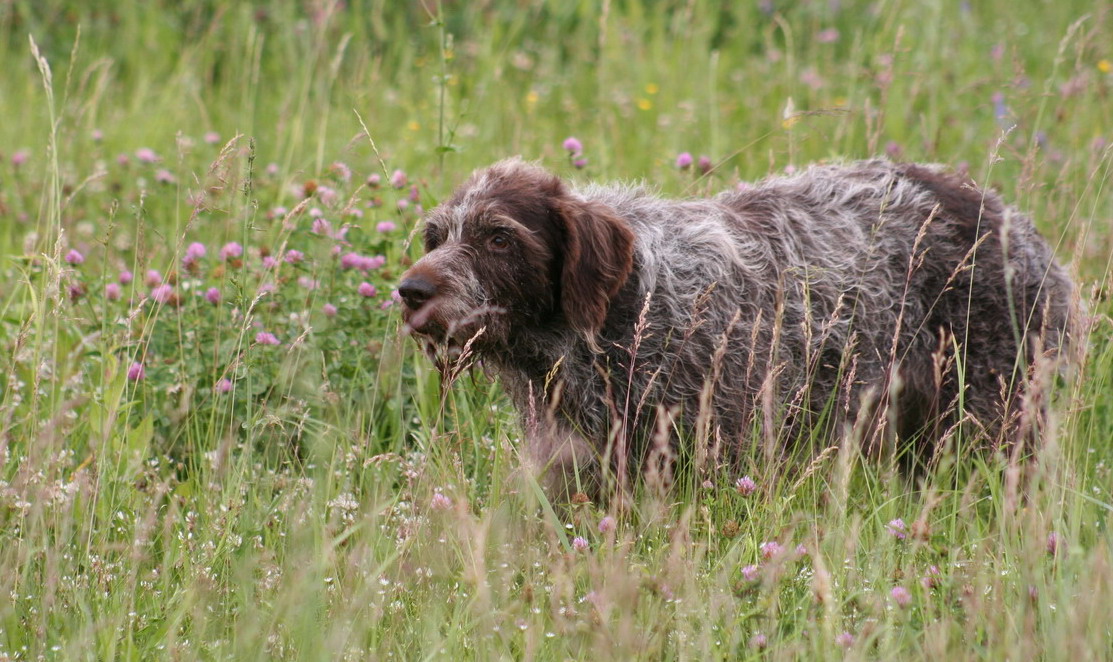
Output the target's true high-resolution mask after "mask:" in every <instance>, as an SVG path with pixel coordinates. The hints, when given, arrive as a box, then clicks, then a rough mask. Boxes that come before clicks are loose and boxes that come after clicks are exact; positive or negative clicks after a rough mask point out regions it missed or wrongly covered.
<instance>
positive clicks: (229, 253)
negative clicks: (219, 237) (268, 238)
mask: <svg viewBox="0 0 1113 662" xmlns="http://www.w3.org/2000/svg"><path fill="white" fill-rule="evenodd" d="M241 255H243V246H241V245H240V244H239V242H236V241H230V242H228V243H227V244H224V247H223V248H221V249H220V257H221V258H222V259H225V260H229V259H232V258H237V257H240V256H241Z"/></svg>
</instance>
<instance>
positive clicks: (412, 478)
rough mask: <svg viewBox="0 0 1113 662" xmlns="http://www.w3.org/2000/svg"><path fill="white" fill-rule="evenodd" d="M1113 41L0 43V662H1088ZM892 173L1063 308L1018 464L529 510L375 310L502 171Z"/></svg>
mask: <svg viewBox="0 0 1113 662" xmlns="http://www.w3.org/2000/svg"><path fill="white" fill-rule="evenodd" d="M1111 17H1113V15H1111V14H1110V12H1108V11H1106V10H1105V9H1104V8H1102V7H1097V8H1095V6H1094V5H1093V4H1092V3H1088V2H1081V1H1079V2H1056V3H1048V2H1037V3H1023V4H1020V5H1016V4H1015V3H1014V4H1009V3H1005V2H1003V1H1000V0H990V1H988V2H980V3H959V4H955V3H946V2H889V3H876V2H870V3H865V2H861V3H859V2H842V3H832V2H827V1H826V0H823V1H818V0H817V1H812V2H795V3H780V2H754V3H711V2H687V1H685V2H673V1H656V2H649V1H646V2H635V1H633V0H621V1H619V0H615V1H614V2H605V3H596V2H555V1H554V2H537V3H519V2H513V3H512V2H493V1H491V2H479V3H471V4H467V5H465V4H462V3H443V4H438V3H435V2H429V3H420V2H418V3H409V2H406V3H385V2H368V1H366V0H350V1H349V2H346V3H338V2H331V1H330V0H321V1H320V2H308V3H295V2H273V3H256V4H252V3H232V2H219V1H217V0H191V1H187V2H177V3H171V2H138V1H136V0H124V1H122V2H111V3H109V2H99V1H98V2H73V1H72V0H44V1H42V2H10V3H2V4H0V67H2V68H3V70H4V72H5V75H4V85H3V89H2V90H0V116H2V117H4V121H3V122H0V255H3V256H4V261H3V264H2V266H0V269H2V270H3V276H4V279H3V284H2V285H0V341H2V342H3V343H4V346H5V348H6V350H7V351H6V352H5V356H6V360H5V361H4V363H3V367H2V369H0V385H2V387H3V390H2V393H3V395H2V398H0V595H2V596H5V600H0V659H5V658H6V657H10V658H13V659H31V658H39V657H44V658H52V659H53V658H62V659H70V658H89V659H112V658H128V659H152V658H156V659H157V658H164V657H165V658H172V657H173V658H181V657H186V658H195V657H202V658H209V657H212V658H235V659H274V658H320V659H338V658H340V659H344V658H350V659H366V658H370V657H374V658H376V659H381V658H388V657H393V658H398V659H412V658H426V657H439V656H440V657H451V658H461V657H463V658H481V659H486V658H495V657H499V658H531V659H533V658H541V659H566V658H585V657H600V658H615V659H632V658H642V659H660V658H698V659H716V658H727V659H736V658H759V657H775V658H806V659H842V658H844V657H846V658H853V659H857V658H882V659H892V658H906V657H913V658H926V657H933V658H937V659H951V658H982V659H994V660H996V659H1018V658H1024V659H1027V658H1040V657H1049V658H1054V657H1059V656H1063V657H1066V656H1068V655H1069V656H1076V657H1079V658H1080V659H1085V658H1099V657H1103V656H1107V655H1108V653H1109V641H1110V638H1111V637H1113V633H1110V631H1109V624H1108V617H1107V615H1108V613H1109V612H1110V610H1113V588H1111V587H1113V580H1111V573H1113V567H1111V557H1110V542H1111V541H1110V537H1109V533H1108V529H1107V520H1108V514H1109V512H1110V511H1111V509H1113V506H1111V502H1110V491H1111V490H1113V479H1111V477H1110V467H1111V466H1113V450H1111V448H1110V445H1109V439H1110V438H1111V437H1113V409H1111V407H1113V404H1111V403H1113V399H1111V398H1110V384H1111V380H1113V343H1111V342H1110V341H1109V337H1110V328H1109V318H1108V313H1109V306H1108V303H1107V302H1106V296H1105V295H1106V289H1107V287H1108V275H1109V273H1110V266H1109V265H1110V259H1111V256H1113V250H1111V249H1113V238H1111V231H1110V228H1111V227H1113V225H1111V224H1110V223H1109V221H1110V219H1111V218H1113V202H1111V200H1113V198H1111V197H1110V195H1109V189H1108V180H1109V176H1110V154H1111V151H1110V148H1109V147H1108V146H1107V143H1106V140H1107V139H1109V137H1110V134H1111V132H1113V127H1111V126H1110V124H1109V121H1110V119H1109V118H1110V113H1109V112H1108V106H1109V104H1108V98H1109V96H1110V93H1111V92H1113V74H1111V72H1110V66H1111V65H1110V61H1111V60H1113V50H1111V49H1110V46H1109V44H1108V43H1107V42H1108V40H1107V39H1103V36H1104V35H1108V34H1110V28H1111V25H1110V20H1111ZM29 36H30V37H31V38H32V39H33V40H34V44H35V48H36V49H37V51H38V52H39V53H41V55H42V60H36V58H35V57H33V55H32V52H33V51H32V48H31V47H30V43H31V42H30V41H29V39H28V37H29ZM209 134H212V135H209ZM569 136H576V137H577V138H578V139H579V140H580V141H581V142H582V143H583V145H584V153H583V154H582V155H579V156H573V157H572V158H570V155H569V154H568V153H567V152H566V151H565V150H564V148H563V147H562V142H563V141H564V139H565V138H567V137H569ZM681 152H691V153H692V154H693V155H695V156H697V157H698V156H700V155H707V156H708V157H709V158H710V160H711V162H712V163H713V164H714V169H713V170H712V171H711V172H710V173H707V174H704V173H702V172H700V170H699V168H689V169H686V170H680V169H678V168H676V167H675V162H676V157H677V155H678V154H679V153H681ZM879 153H888V154H889V155H890V156H891V157H893V158H899V159H907V160H916V161H936V162H945V163H951V164H965V165H966V167H968V168H969V170H970V172H971V174H972V175H973V176H974V178H975V179H977V180H978V181H980V182H985V183H987V184H989V185H992V186H995V187H996V188H998V189H999V190H1001V192H1002V193H1003V194H1004V195H1005V197H1007V198H1008V199H1010V200H1015V201H1017V202H1018V203H1019V204H1020V205H1021V206H1022V207H1024V208H1025V209H1027V210H1029V211H1030V212H1031V213H1032V215H1033V217H1034V218H1035V219H1036V221H1037V223H1038V224H1039V225H1040V227H1041V229H1042V230H1043V232H1044V233H1045V235H1046V236H1047V237H1048V238H1049V239H1050V241H1051V242H1052V243H1053V245H1055V246H1056V252H1057V254H1058V255H1059V256H1060V257H1061V259H1062V260H1063V261H1064V262H1065V263H1069V264H1070V268H1071V270H1072V272H1073V273H1074V274H1076V277H1077V279H1078V282H1079V283H1080V292H1079V294H1080V297H1081V298H1082V300H1083V303H1084V305H1085V306H1086V309H1087V310H1088V315H1089V319H1087V320H1085V324H1086V328H1087V330H1088V332H1089V337H1088V341H1087V342H1086V343H1084V344H1083V345H1084V346H1080V348H1079V354H1080V355H1081V356H1080V360H1079V363H1078V364H1077V366H1076V367H1075V368H1074V369H1072V370H1071V371H1070V372H1068V373H1066V374H1065V375H1063V376H1062V377H1061V378H1058V381H1059V382H1061V383H1059V384H1057V385H1056V388H1055V389H1054V396H1055V397H1054V402H1055V405H1054V412H1055V416H1054V419H1053V423H1054V425H1053V426H1052V428H1051V429H1049V430H1048V431H1047V433H1046V434H1045V435H1044V436H1043V439H1042V441H1041V445H1040V446H1039V447H1038V448H1035V449H1032V451H1033V454H1034V455H1035V458H1036V459H1035V461H1031V462H1026V463H1021V462H1018V461H1016V460H1015V459H1011V458H1003V457H989V456H976V457H969V456H966V455H964V454H961V453H958V454H956V456H954V457H952V458H949V459H946V460H945V461H944V462H942V463H941V465H940V466H939V467H938V468H937V469H935V470H933V471H932V472H930V473H929V474H928V475H926V476H923V477H921V478H919V479H915V480H913V479H910V478H908V477H907V476H903V475H901V474H900V473H899V472H895V471H892V470H891V468H890V467H888V466H887V465H885V464H884V463H877V462H870V461H867V460H863V459H862V458H861V457H860V456H859V454H858V453H857V451H856V450H855V446H854V444H853V441H852V440H851V439H836V440H821V443H822V446H820V447H819V448H815V449H810V450H814V451H815V452H814V453H813V454H811V455H808V456H807V457H802V458H794V459H793V461H791V462H777V461H772V460H770V458H767V457H765V456H764V455H763V454H762V453H761V452H760V451H759V450H755V452H754V456H753V458H752V459H751V461H750V462H749V463H748V464H747V465H746V466H747V470H748V474H749V476H750V478H751V479H752V480H753V483H754V485H753V489H752V491H751V489H750V488H749V487H748V486H743V487H736V485H737V482H736V481H738V479H740V478H741V476H739V475H735V474H731V473H730V472H729V471H727V470H726V469H718V468H707V469H706V470H704V471H703V472H702V473H700V472H695V471H692V472H688V473H687V474H682V475H681V476H679V477H678V480H677V482H676V484H675V485H673V486H672V488H671V489H670V490H662V489H659V487H658V486H657V485H656V484H655V483H653V482H652V481H646V483H645V484H644V485H643V486H642V487H641V489H640V493H639V495H638V498H637V499H636V500H635V502H634V503H633V504H631V507H630V508H628V509H625V510H622V509H619V508H617V504H613V503H612V504H609V505H608V504H548V503H546V502H545V501H544V498H543V497H542V496H540V493H539V492H538V491H537V490H536V485H534V484H531V482H530V481H529V480H528V479H527V478H526V477H524V476H523V475H522V472H520V471H519V465H520V462H519V457H518V445H517V440H518V437H519V435H520V433H521V431H520V429H519V427H518V424H517V422H516V421H515V418H514V415H513V412H511V411H510V410H509V408H508V406H507V404H506V402H505V400H504V399H503V397H502V396H501V393H500V391H499V388H498V385H497V384H493V383H491V382H490V381H489V380H488V379H486V378H485V377H484V376H483V375H482V374H481V373H480V372H476V373H474V374H471V375H465V376H461V377H460V378H459V379H457V380H455V382H453V383H451V384H447V385H443V386H442V384H441V383H440V380H439V377H438V375H437V374H436V373H435V371H434V370H433V369H432V367H431V366H430V365H429V362H428V361H427V360H425V358H424V357H422V356H420V352H419V351H416V347H415V345H414V343H413V342H412V341H410V340H408V339H406V338H405V337H404V336H403V335H402V334H401V331H402V330H401V329H400V326H401V324H400V321H399V319H398V316H397V311H396V309H395V308H394V307H393V306H392V305H390V302H391V296H390V292H391V289H392V287H393V284H394V283H395V281H396V279H397V276H398V275H399V274H400V273H401V271H402V270H403V269H404V268H405V266H406V265H407V264H408V262H409V260H411V259H413V257H415V256H416V255H417V253H418V251H419V247H418V246H415V245H414V244H416V243H420V242H415V241H413V239H414V237H415V236H416V232H418V231H419V211H420V210H419V207H422V206H424V207H430V206H432V205H433V204H435V203H436V201H437V200H439V199H441V198H442V197H444V196H445V195H446V194H447V193H448V192H449V191H450V190H451V188H452V186H453V185H454V183H456V182H458V181H460V180H461V179H462V178H463V177H464V176H466V174H467V173H468V172H469V171H470V170H471V169H472V168H474V167H478V166H481V165H484V164H486V163H488V162H490V161H493V160H495V159H497V158H501V157H504V156H509V155H513V154H522V155H524V156H525V157H526V158H530V159H540V160H541V161H542V162H543V163H544V164H545V165H547V166H549V167H551V168H553V169H555V170H557V171H558V172H561V173H562V174H564V175H567V176H569V177H580V178H594V179H636V178H644V179H646V180H647V181H648V182H650V183H652V184H653V185H654V186H657V187H659V188H660V189H661V190H662V191H663V192H664V193H665V194H669V195H702V194H704V193H708V192H712V191H715V190H720V189H723V188H727V187H730V186H734V185H735V184H736V183H737V182H738V181H742V180H747V179H752V178H756V177H761V176H764V175H766V174H771V173H779V172H782V171H784V170H785V169H792V168H796V167H801V166H803V165H805V164H806V163H808V162H811V161H815V160H823V159H837V158H858V157H866V156H871V155H876V154H879ZM577 158H582V159H586V163H579V164H577V163H575V161H576V159H577ZM395 171H401V172H403V173H404V174H405V175H407V178H408V181H407V182H406V183H405V184H404V185H401V186H395V184H396V183H399V182H398V181H396V180H395ZM349 173H350V174H349ZM315 220H317V223H316V225H315V224H314V221H315ZM322 220H323V221H328V225H327V227H326V226H325V225H324V223H323V222H322ZM384 222H389V223H391V224H393V226H394V227H393V229H390V228H389V227H387V226H382V227H380V225H379V224H380V223H384ZM345 227H347V230H346V232H343V233H341V230H342V228H345ZM194 243H200V244H203V245H204V246H205V248H206V251H205V255H204V256H197V255H196V252H197V249H196V248H193V247H191V246H192V245H193V244H194ZM232 243H236V244H239V245H241V246H242V247H243V248H244V253H243V254H242V255H238V256H237V255H222V254H221V250H222V248H223V247H225V246H227V245H229V244H232ZM71 250H76V251H77V252H78V253H80V254H81V256H82V257H83V258H84V259H83V261H81V262H80V263H77V260H76V258H75V257H74V256H73V255H71V253H70V251H71ZM291 250H293V251H299V252H300V255H299V254H289V251H291ZM191 255H192V256H193V257H192V258H190V257H189V256H191ZM288 255H289V256H290V257H289V259H287V256H288ZM345 256H359V257H360V258H363V260H355V258H353V257H347V258H345ZM376 256H381V257H382V260H381V263H380V262H379V261H378V260H372V261H371V262H367V261H366V258H374V257H376ZM266 258H271V259H273V263H272V262H271V260H267V259H266ZM345 260H346V261H345ZM124 270H126V271H129V272H131V273H132V274H133V275H134V280H133V281H131V282H130V283H127V284H121V283H120V282H119V280H120V273H121V271H124ZM150 270H156V271H157V272H159V274H158V275H159V277H160V279H161V280H162V281H165V285H166V287H164V289H162V290H156V287H157V286H155V285H152V284H150V283H148V282H147V279H148V272H149V271H150ZM361 283H367V286H366V287H365V288H364V290H363V292H362V293H361V292H360V291H359V287H360V285H361ZM110 286H112V287H113V288H114V287H119V298H118V299H113V298H112V297H111V296H109V293H110ZM211 288H215V289H216V290H218V291H219V293H220V299H219V301H217V302H216V303H213V302H212V301H210V299H209V298H207V297H206V293H207V292H208V291H209V290H210V289H211ZM368 288H373V289H374V292H373V293H372V292H371V291H370V289H368ZM326 304H329V305H331V306H334V307H335V311H332V310H329V311H327V312H326V309H325V305H326ZM261 333H271V334H274V336H275V340H277V342H278V344H276V345H272V344H269V338H268V337H266V336H260V335H259V334H261ZM138 365H141V366H142V368H143V372H142V375H141V376H140V375H139V374H138V373H137V370H138V368H137V367H136V366H138ZM129 373H130V377H129ZM225 380H227V381H225ZM605 518H613V519H605ZM612 524H613V526H612ZM766 543H776V545H777V546H779V547H777V546H773V545H769V544H766ZM894 590H896V592H894Z"/></svg>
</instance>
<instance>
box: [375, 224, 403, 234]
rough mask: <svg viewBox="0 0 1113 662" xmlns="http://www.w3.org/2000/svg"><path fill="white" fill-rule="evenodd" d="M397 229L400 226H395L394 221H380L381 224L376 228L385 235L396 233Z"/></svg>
mask: <svg viewBox="0 0 1113 662" xmlns="http://www.w3.org/2000/svg"><path fill="white" fill-rule="evenodd" d="M397 228H398V226H397V225H395V224H394V221H380V222H379V224H378V225H376V226H375V229H376V230H378V231H379V232H381V233H383V234H386V233H387V232H394V231H395V230H396V229H397Z"/></svg>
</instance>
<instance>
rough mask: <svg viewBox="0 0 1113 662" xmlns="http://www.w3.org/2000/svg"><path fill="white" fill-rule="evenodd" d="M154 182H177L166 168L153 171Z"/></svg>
mask: <svg viewBox="0 0 1113 662" xmlns="http://www.w3.org/2000/svg"><path fill="white" fill-rule="evenodd" d="M155 181H156V182H158V183H159V184H173V183H174V182H176V181H178V180H177V179H176V178H175V177H174V174H173V173H172V172H170V171H169V170H167V169H166V168H159V169H158V170H157V171H155Z"/></svg>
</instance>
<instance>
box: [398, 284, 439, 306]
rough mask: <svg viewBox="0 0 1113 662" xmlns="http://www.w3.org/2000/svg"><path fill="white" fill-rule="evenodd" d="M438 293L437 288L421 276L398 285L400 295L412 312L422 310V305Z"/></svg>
mask: <svg viewBox="0 0 1113 662" xmlns="http://www.w3.org/2000/svg"><path fill="white" fill-rule="evenodd" d="M436 293H437V288H436V286H434V285H433V284H432V283H430V282H429V281H428V280H426V279H424V278H422V277H421V276H410V277H409V278H405V279H403V280H402V282H401V283H399V284H398V295H399V296H401V297H402V301H404V302H406V306H408V307H409V308H410V309H411V310H417V309H418V308H421V306H422V304H424V303H425V302H426V301H428V300H429V299H432V298H433V295H435V294H436Z"/></svg>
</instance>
